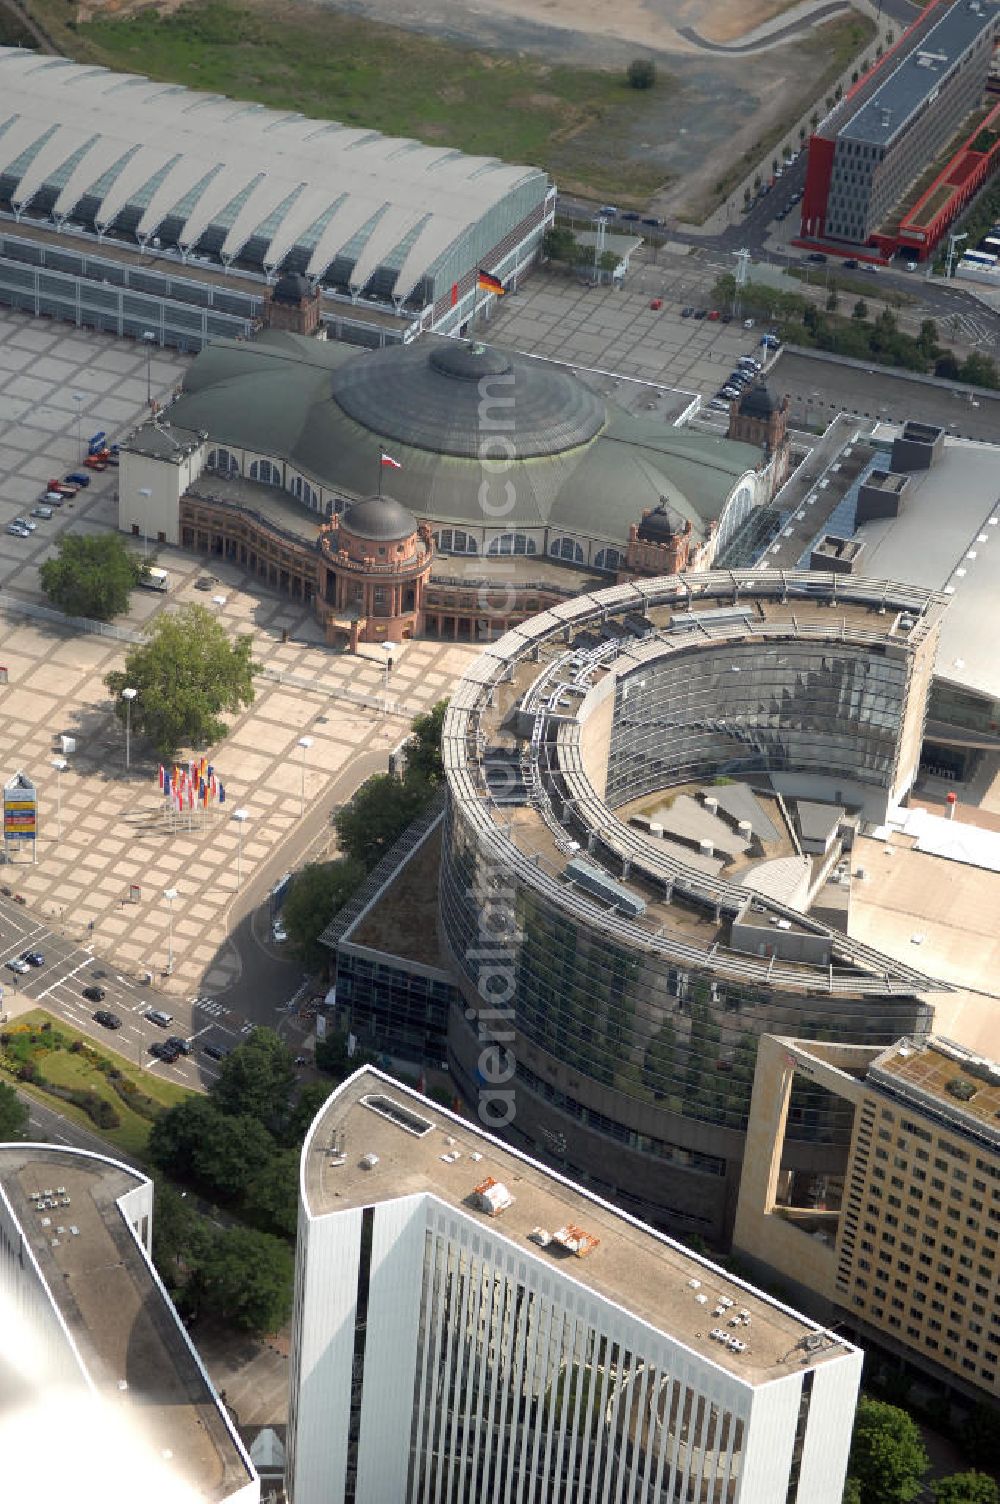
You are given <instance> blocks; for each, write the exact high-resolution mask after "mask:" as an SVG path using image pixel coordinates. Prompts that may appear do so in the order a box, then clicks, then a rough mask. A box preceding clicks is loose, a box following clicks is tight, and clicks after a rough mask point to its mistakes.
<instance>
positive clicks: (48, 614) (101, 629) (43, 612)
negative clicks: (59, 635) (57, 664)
mask: <svg viewBox="0 0 1000 1504" xmlns="http://www.w3.org/2000/svg"><path fill="white" fill-rule="evenodd" d="M0 613H2V614H3V615H4V616H28V617H32V618H33V619H34V620H35V621H45V622H49V623H50V624H51V625H52V626H58V627H64V628H65V629H66V631H67V632H91V633H93V634H94V635H95V636H97V637H111V638H114V640H115V641H116V642H131V643H136V642H143V641H144V640H145V639H144V637H143V634H142V632H140V631H137V630H136V628H135V627H119V626H117V625H116V624H115V623H114V622H112V621H93V620H92V619H91V618H90V617H87V616H67V615H66V614H65V612H63V611H58V610H56V608H55V606H42V605H39V603H38V602H37V601H26V600H22V599H21V598H20V596H16V595H11V593H10V591H9V590H0Z"/></svg>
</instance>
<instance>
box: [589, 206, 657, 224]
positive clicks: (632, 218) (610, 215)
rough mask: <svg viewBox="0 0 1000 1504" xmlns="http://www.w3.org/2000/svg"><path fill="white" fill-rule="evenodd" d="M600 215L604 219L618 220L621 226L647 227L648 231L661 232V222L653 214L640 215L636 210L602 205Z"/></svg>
mask: <svg viewBox="0 0 1000 1504" xmlns="http://www.w3.org/2000/svg"><path fill="white" fill-rule="evenodd" d="M599 212H600V214H601V216H602V218H604V219H620V220H621V221H622V223H623V224H631V225H637V224H638V225H649V227H650V229H653V230H662V228H663V220H662V219H657V218H656V216H655V215H654V214H640V213H639V212H638V211H637V210H636V209H619V208H618V206H617V204H602V205H601V207H600V211H599Z"/></svg>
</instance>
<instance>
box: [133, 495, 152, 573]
mask: <svg viewBox="0 0 1000 1504" xmlns="http://www.w3.org/2000/svg"><path fill="white" fill-rule="evenodd" d="M152 494H153V493H152V491H151V490H150V489H149V487H148V486H140V487H139V490H138V492H137V495H139V496H141V497H142V498H143V500H144V501H148V500H149V498H150V497H151V496H152ZM143 511H145V507H144V508H143ZM148 527H149V523H148V519H147V518H146V517H143V519H142V557H143V561H145V560H146V558H147V557H148V554H149V532H148Z"/></svg>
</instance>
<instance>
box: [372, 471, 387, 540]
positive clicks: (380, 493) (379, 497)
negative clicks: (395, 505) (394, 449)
mask: <svg viewBox="0 0 1000 1504" xmlns="http://www.w3.org/2000/svg"><path fill="white" fill-rule="evenodd" d="M384 468H385V467H384V465H383V464H382V450H381V449H380V450H379V452H378V493H377V494H378V499H379V501H381V500H382V471H383V469H384ZM373 552H374V550H373Z"/></svg>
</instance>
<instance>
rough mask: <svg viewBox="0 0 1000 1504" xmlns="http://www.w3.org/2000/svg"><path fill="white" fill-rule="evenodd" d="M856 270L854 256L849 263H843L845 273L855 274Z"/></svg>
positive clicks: (856, 259)
mask: <svg viewBox="0 0 1000 1504" xmlns="http://www.w3.org/2000/svg"><path fill="white" fill-rule="evenodd" d="M857 269H858V258H857V257H856V256H852V257H851V259H850V261H845V262H844V271H845V272H856V271H857Z"/></svg>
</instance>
